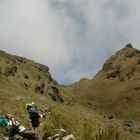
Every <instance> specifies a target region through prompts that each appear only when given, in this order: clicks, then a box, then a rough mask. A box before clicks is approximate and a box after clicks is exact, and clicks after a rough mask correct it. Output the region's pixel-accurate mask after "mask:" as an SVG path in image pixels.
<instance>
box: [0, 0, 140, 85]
mask: <svg viewBox="0 0 140 140" xmlns="http://www.w3.org/2000/svg"><path fill="white" fill-rule="evenodd" d="M139 4H140V2H139V1H138V0H134V1H128V0H116V1H113V0H106V1H101V0H24V1H23V0H12V1H8V0H1V1H0V17H1V18H0V49H3V50H5V51H7V52H10V53H13V54H17V55H21V56H24V57H27V58H30V59H33V60H35V61H37V62H40V63H43V64H46V65H48V66H49V67H50V71H51V73H52V75H53V77H54V78H55V79H56V80H58V81H59V82H60V83H62V84H69V83H73V82H76V81H78V80H79V79H80V78H82V77H87V78H92V77H93V75H94V74H96V72H97V71H98V70H99V69H101V67H102V65H103V63H104V62H105V60H106V59H108V58H109V57H110V56H111V55H112V54H113V53H114V52H116V51H117V50H118V49H121V48H122V47H123V46H124V45H125V44H126V43H129V42H131V43H132V44H133V45H134V46H135V47H136V48H140V47H139V44H140V40H139V36H140V33H139V30H138V29H139V27H140V12H139V6H138V5H139Z"/></svg>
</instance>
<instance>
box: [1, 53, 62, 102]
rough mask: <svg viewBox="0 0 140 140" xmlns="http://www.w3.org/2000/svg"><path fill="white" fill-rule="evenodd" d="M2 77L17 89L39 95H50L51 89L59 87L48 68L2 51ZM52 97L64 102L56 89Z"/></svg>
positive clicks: (53, 90)
mask: <svg viewBox="0 0 140 140" xmlns="http://www.w3.org/2000/svg"><path fill="white" fill-rule="evenodd" d="M0 76H3V78H6V79H7V81H9V82H10V84H13V86H15V87H17V89H18V88H23V89H26V90H29V91H32V92H34V93H38V94H44V95H48V94H49V93H50V92H49V89H51V87H55V86H58V83H57V82H56V81H55V80H54V79H53V78H52V76H51V73H50V72H49V68H48V66H46V65H42V64H39V63H35V62H34V61H31V60H28V59H26V58H22V57H19V56H13V55H10V54H7V53H5V52H3V51H0ZM50 95H51V97H52V99H53V100H54V101H63V99H62V96H61V95H60V92H59V91H56V89H52V92H51V93H50ZM46 97H47V96H46Z"/></svg>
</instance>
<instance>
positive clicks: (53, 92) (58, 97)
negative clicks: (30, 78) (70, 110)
mask: <svg viewBox="0 0 140 140" xmlns="http://www.w3.org/2000/svg"><path fill="white" fill-rule="evenodd" d="M49 95H50V96H51V98H52V99H53V100H54V101H58V102H64V100H63V99H62V97H61V95H60V93H59V90H58V88H57V87H55V86H51V93H49Z"/></svg>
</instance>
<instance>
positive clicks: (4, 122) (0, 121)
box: [0, 116, 8, 127]
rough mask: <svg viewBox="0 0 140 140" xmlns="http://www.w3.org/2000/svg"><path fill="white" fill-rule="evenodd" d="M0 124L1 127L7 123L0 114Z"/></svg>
mask: <svg viewBox="0 0 140 140" xmlns="http://www.w3.org/2000/svg"><path fill="white" fill-rule="evenodd" d="M0 125H1V126H3V127H6V126H7V125H8V120H7V119H6V118H5V117H4V116H0Z"/></svg>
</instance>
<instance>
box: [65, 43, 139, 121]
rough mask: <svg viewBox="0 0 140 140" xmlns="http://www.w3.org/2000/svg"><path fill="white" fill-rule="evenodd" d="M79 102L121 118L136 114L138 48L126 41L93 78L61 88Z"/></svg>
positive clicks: (137, 111) (137, 106)
mask: <svg viewBox="0 0 140 140" xmlns="http://www.w3.org/2000/svg"><path fill="white" fill-rule="evenodd" d="M63 91H64V92H66V93H67V95H69V96H72V97H74V98H75V100H77V101H78V102H79V103H80V104H82V105H84V106H87V107H89V108H92V109H94V110H98V111H99V112H102V113H105V112H106V113H112V114H114V115H115V116H117V117H121V118H133V119H134V118H135V119H136V118H137V119H139V116H140V51H139V50H137V49H135V48H133V47H132V45H131V44H127V45H126V46H125V47H124V48H123V49H121V50H119V51H118V52H116V53H115V54H114V55H113V56H111V57H110V58H109V59H108V60H107V61H106V62H105V64H104V65H103V67H102V69H101V70H100V71H99V72H98V73H97V74H96V75H95V76H94V77H93V79H91V80H88V79H84V78H83V79H81V80H80V81H79V82H77V83H75V84H73V85H72V86H70V87H67V88H63Z"/></svg>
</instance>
